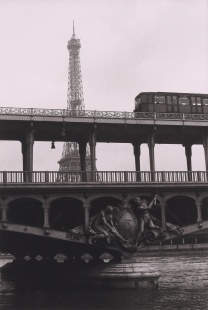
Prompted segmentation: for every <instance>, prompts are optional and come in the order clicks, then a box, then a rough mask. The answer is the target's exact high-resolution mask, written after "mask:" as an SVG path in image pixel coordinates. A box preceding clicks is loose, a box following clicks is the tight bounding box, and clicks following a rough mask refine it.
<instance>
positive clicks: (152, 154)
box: [148, 133, 155, 181]
mask: <svg viewBox="0 0 208 310" xmlns="http://www.w3.org/2000/svg"><path fill="white" fill-rule="evenodd" d="M148 147H149V159H150V171H151V172H154V171H155V151H154V149H155V135H154V133H152V134H151V135H149V137H148ZM154 177H155V175H154V173H153V174H152V176H151V179H152V181H154Z"/></svg>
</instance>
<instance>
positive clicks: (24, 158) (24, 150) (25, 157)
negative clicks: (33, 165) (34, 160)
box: [21, 141, 27, 171]
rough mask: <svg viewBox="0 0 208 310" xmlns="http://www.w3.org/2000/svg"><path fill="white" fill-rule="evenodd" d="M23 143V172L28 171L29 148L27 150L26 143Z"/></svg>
mask: <svg viewBox="0 0 208 310" xmlns="http://www.w3.org/2000/svg"><path fill="white" fill-rule="evenodd" d="M21 143H22V165H23V171H27V152H26V150H27V148H26V142H25V141H21Z"/></svg>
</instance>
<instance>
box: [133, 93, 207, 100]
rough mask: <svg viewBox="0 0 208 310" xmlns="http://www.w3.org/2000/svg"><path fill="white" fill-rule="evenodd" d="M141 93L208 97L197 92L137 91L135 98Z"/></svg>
mask: <svg viewBox="0 0 208 310" xmlns="http://www.w3.org/2000/svg"><path fill="white" fill-rule="evenodd" d="M141 95H158V96H171V95H172V96H193V97H196V96H198V97H208V94H198V93H176V92H142V93H139V94H138V95H137V96H136V97H135V99H137V98H138V97H140V96H141Z"/></svg>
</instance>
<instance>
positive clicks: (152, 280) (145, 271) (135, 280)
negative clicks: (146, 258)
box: [88, 262, 161, 289]
mask: <svg viewBox="0 0 208 310" xmlns="http://www.w3.org/2000/svg"><path fill="white" fill-rule="evenodd" d="M88 276H89V278H90V279H91V280H92V284H93V285H96V287H103V288H113V289H140V288H142V289H147V288H148V289H149V288H158V279H159V277H160V276H161V273H160V272H158V271H155V270H154V269H153V268H151V267H150V266H149V265H148V264H145V263H136V262H123V263H117V264H110V263H109V264H106V265H100V266H97V267H95V268H94V269H92V270H91V272H90V273H89V274H88Z"/></svg>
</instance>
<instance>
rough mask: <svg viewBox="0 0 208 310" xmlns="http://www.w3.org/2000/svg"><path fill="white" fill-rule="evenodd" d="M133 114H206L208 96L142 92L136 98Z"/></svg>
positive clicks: (207, 111) (207, 110)
mask: <svg viewBox="0 0 208 310" xmlns="http://www.w3.org/2000/svg"><path fill="white" fill-rule="evenodd" d="M134 112H159V113H187V114H189V113H191V114H208V94H192V93H167V92H144V93H140V94H139V95H137V96H136V98H135V110H134Z"/></svg>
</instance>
